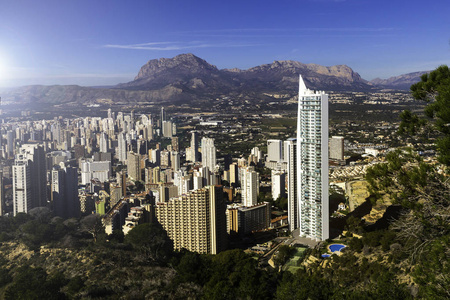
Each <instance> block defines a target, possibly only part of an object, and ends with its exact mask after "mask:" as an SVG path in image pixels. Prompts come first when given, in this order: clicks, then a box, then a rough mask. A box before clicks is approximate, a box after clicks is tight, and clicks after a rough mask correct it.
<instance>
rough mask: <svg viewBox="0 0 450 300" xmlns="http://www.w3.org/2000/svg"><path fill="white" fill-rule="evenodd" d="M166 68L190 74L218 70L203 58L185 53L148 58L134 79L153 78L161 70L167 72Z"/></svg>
mask: <svg viewBox="0 0 450 300" xmlns="http://www.w3.org/2000/svg"><path fill="white" fill-rule="evenodd" d="M168 70H176V72H177V73H190V74H195V73H199V72H200V73H205V72H217V71H218V69H217V67H216V66H213V65H211V64H209V63H207V62H206V61H205V60H203V59H201V58H199V57H197V56H195V55H194V54H192V53H186V54H180V55H177V56H175V57H173V58H159V59H152V60H149V61H148V62H147V63H146V64H145V65H143V66H142V67H141V69H140V71H139V73H138V75H137V76H136V77H135V78H134V80H142V79H149V78H153V77H156V76H157V75H158V74H160V73H162V72H167V71H168Z"/></svg>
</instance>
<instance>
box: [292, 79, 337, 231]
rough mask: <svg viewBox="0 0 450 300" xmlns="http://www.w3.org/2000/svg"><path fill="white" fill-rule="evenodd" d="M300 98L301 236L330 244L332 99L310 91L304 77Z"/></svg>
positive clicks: (298, 187) (298, 174)
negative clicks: (329, 147)
mask: <svg viewBox="0 0 450 300" xmlns="http://www.w3.org/2000/svg"><path fill="white" fill-rule="evenodd" d="M298 98H299V99H298V120H297V167H296V168H297V197H298V198H297V199H298V200H297V201H298V222H299V223H298V227H299V228H300V236H304V237H308V238H311V239H315V240H326V239H328V237H329V207H328V205H329V204H328V202H329V200H328V95H327V94H325V92H319V91H312V90H310V89H308V88H306V86H305V83H304V81H303V79H302V77H301V76H300V78H299V95H298ZM296 225H297V224H296Z"/></svg>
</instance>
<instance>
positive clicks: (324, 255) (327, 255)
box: [322, 254, 331, 258]
mask: <svg viewBox="0 0 450 300" xmlns="http://www.w3.org/2000/svg"><path fill="white" fill-rule="evenodd" d="M330 256H331V254H322V257H323V258H327V257H330Z"/></svg>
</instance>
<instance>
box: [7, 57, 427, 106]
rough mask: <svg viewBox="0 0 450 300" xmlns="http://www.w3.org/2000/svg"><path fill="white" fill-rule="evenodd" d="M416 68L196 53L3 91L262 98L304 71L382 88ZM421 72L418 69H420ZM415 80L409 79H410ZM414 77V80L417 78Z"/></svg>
mask: <svg viewBox="0 0 450 300" xmlns="http://www.w3.org/2000/svg"><path fill="white" fill-rule="evenodd" d="M423 73H425V72H416V73H410V74H406V75H401V76H397V77H392V78H389V79H386V80H382V79H376V80H373V81H372V82H368V81H366V80H364V79H362V78H361V76H360V75H359V74H358V73H357V72H355V71H353V70H352V69H351V68H350V67H348V66H346V65H335V66H331V67H325V66H321V65H317V64H303V63H301V62H298V61H292V60H286V61H274V62H273V63H270V64H263V65H260V66H256V67H253V68H250V69H247V70H241V69H237V68H234V69H218V68H217V67H216V66H214V65H212V64H209V63H208V62H207V61H205V60H203V59H201V58H199V57H197V56H195V55H193V54H191V53H188V54H180V55H177V56H175V57H173V58H160V59H152V60H149V61H148V62H147V63H146V64H145V65H143V66H142V67H141V69H140V70H139V72H138V74H137V76H136V77H135V78H134V80H133V81H130V82H127V83H122V84H118V85H116V86H112V87H105V88H101V87H96V88H92V87H81V86H76V85H65V86H59V85H55V86H26V87H21V88H17V89H13V90H9V91H6V92H4V93H2V95H1V96H2V98H3V99H4V100H6V101H10V102H17V103H50V104H60V103H80V104H86V103H92V102H100V100H102V101H104V100H105V99H106V100H107V101H108V102H109V103H142V102H161V101H164V102H167V101H170V102H178V103H180V102H182V103H189V102H190V101H193V100H194V99H203V100H208V99H216V98H218V97H225V96H228V97H233V98H234V99H240V98H246V99H252V98H258V99H265V98H267V97H268V96H267V95H277V94H278V95H280V94H283V95H288V96H290V97H294V96H295V95H296V94H297V90H298V77H299V75H300V74H301V75H302V76H303V78H304V80H305V83H306V84H307V86H308V88H310V89H316V90H324V91H371V90H374V89H376V88H378V89H380V88H395V87H402V88H403V86H407V85H408V86H407V87H406V89H409V86H410V85H411V84H409V83H408V82H409V81H412V80H415V81H414V82H417V81H418V79H417V80H416V78H418V77H419V74H420V75H421V74H423ZM415 74H417V75H415ZM408 80H409V81H408ZM414 82H413V83H414Z"/></svg>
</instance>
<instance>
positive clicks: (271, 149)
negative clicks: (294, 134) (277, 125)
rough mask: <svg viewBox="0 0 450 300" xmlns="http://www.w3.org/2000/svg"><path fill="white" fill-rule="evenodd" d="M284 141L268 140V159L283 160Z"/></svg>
mask: <svg viewBox="0 0 450 300" xmlns="http://www.w3.org/2000/svg"><path fill="white" fill-rule="evenodd" d="M282 160H283V142H282V141H281V140H267V161H274V162H282Z"/></svg>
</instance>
